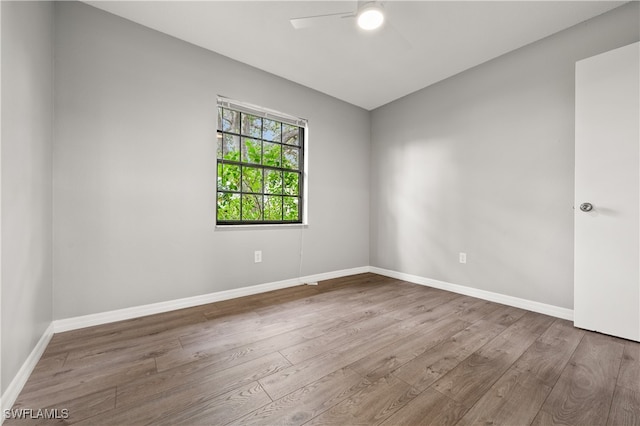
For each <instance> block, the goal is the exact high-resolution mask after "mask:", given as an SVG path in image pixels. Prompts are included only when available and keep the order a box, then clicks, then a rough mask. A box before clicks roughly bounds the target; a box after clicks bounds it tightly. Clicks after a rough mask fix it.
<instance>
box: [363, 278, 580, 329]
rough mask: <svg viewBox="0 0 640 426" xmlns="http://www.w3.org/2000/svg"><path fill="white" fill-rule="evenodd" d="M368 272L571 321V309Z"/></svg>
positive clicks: (436, 281) (467, 288)
mask: <svg viewBox="0 0 640 426" xmlns="http://www.w3.org/2000/svg"><path fill="white" fill-rule="evenodd" d="M369 271H370V272H372V273H374V274H379V275H384V276H387V277H391V278H396V279H399V280H403V281H409V282H412V283H414V284H420V285H424V286H428V287H434V288H439V289H441V290H447V291H451V292H453V293H458V294H464V295H466V296H471V297H477V298H478V299H483V300H488V301H490V302H496V303H501V304H503V305H508V306H513V307H516V308H521V309H526V310H528V311H533V312H538V313H540V314H545V315H550V316H552V317H556V318H562V319H566V320H569V321H573V309H567V308H561V307H559V306H554V305H548V304H546V303H540V302H534V301H532V300H527V299H521V298H519V297H514V296H507V295H505V294H500V293H494V292H491V291H486V290H480V289H477V288H472V287H467V286H463V285H459V284H451V283H448V282H445V281H438V280H434V279H430V278H424V277H420V276H417V275H411V274H405V273H404V272H397V271H391V270H389V269H383V268H378V267H376V266H371V267H370V268H369Z"/></svg>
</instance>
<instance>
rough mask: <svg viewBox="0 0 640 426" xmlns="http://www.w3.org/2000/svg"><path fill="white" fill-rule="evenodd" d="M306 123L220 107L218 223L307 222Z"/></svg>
mask: <svg viewBox="0 0 640 426" xmlns="http://www.w3.org/2000/svg"><path fill="white" fill-rule="evenodd" d="M303 139H304V132H303V129H302V128H301V127H298V126H295V125H291V124H288V123H283V122H280V121H276V120H270V119H267V118H262V117H258V116H254V115H251V114H245V113H243V112H240V111H234V110H232V109H228V108H223V107H218V139H217V141H218V145H217V164H218V165H217V208H216V209H217V211H216V217H217V222H218V223H221V224H225V223H226V224H236V223H300V222H302V209H301V207H302V164H303V162H302V154H303Z"/></svg>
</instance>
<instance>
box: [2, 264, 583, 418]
mask: <svg viewBox="0 0 640 426" xmlns="http://www.w3.org/2000/svg"><path fill="white" fill-rule="evenodd" d="M366 272H372V273H374V274H379V275H384V276H387V277H391V278H396V279H400V280H403V281H409V282H412V283H415V284H420V285H424V286H428V287H434V288H439V289H442V290H447V291H451V292H453V293H459V294H464V295H467V296H471V297H477V298H479V299H484V300H488V301H491V302H496V303H502V304H504V305H508V306H514V307H517V308H521V309H526V310H529V311H533V312H538V313H541V314H546V315H550V316H554V317H557V318H562V319H566V320H570V321H573V310H571V309H566V308H561V307H558V306H553V305H548V304H545V303H540V302H534V301H531V300H526V299H520V298H518V297H513V296H507V295H504V294H499V293H493V292H490V291H486V290H480V289H476V288H472V287H466V286H462V285H458V284H451V283H447V282H444V281H438V280H433V279H429V278H424V277H420V276H417V275H411V274H406V273H403V272H397V271H392V270H388V269H383V268H378V267H375V266H362V267H358V268H351V269H343V270H339V271H333V272H327V273H322V274H315V275H308V276H305V277H300V278H293V279H289V280H283V281H276V282H271V283H266V284H258V285H254V286H250V287H242V288H238V289H233V290H224V291H219V292H215V293H209V294H204V295H200V296H194V297H186V298H182V299H176V300H170V301H167V302H159V303H152V304H149V305H142V306H134V307H131V308H125V309H118V310H114V311H109V312H101V313H97V314H91V315H84V316H79V317H74V318H66V319H61V320H55V321H53V322H52V323H51V324H50V325H49V327H48V328H47V330H46V331H45V332H44V333H43V335H42V337H41V338H40V340H39V341H38V343H37V344H36V346H35V348H34V349H33V351H31V354H30V355H29V356H28V357H27V359H26V361H25V362H24V364H23V365H22V367H21V368H20V370H19V371H18V373H17V374H16V376H15V377H14V378H13V380H12V381H11V383H10V384H9V386H8V387H7V390H6V391H5V392H4V393H3V394H2V400H1V402H0V406H1V407H2V410H3V411H2V413H4V410H6V409H10V408H11V407H12V406H13V404H14V403H15V401H16V399H17V397H18V395H19V394H20V392H21V391H22V388H23V387H24V385H25V383H26V382H27V379H28V378H29V376H30V375H31V372H32V371H33V369H34V368H35V366H36V364H37V363H38V360H39V359H40V357H41V356H42V354H43V353H44V350H45V349H46V347H47V344H48V343H49V341H50V340H51V337H52V336H53V334H54V333H60V332H63V331H70V330H75V329H79V328H85V327H91V326H94V325H100V324H107V323H111V322H115V321H122V320H126V319H131V318H137V317H141V316H146V315H152V314H158V313H162V312H169V311H173V310H177V309H183V308H189V307H193V306H199V305H204V304H207V303H213V302H219V301H222V300H228V299H233V298H237V297H242V296H249V295H253V294H259V293H265V292H267V291H272V290H278V289H282V288H287V287H294V286H297V285H302V284H305V283H317V282H318V281H324V280H330V279H334V278H340V277H345V276H349V275H355V274H362V273H366ZM2 422H3V416H0V425H1V424H2Z"/></svg>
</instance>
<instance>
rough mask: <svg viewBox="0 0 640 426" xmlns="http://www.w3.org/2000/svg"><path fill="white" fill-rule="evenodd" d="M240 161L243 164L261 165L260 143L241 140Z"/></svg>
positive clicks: (253, 140) (251, 140)
mask: <svg viewBox="0 0 640 426" xmlns="http://www.w3.org/2000/svg"><path fill="white" fill-rule="evenodd" d="M242 161H243V162H245V163H253V164H260V163H262V142H260V141H259V140H255V139H249V138H243V139H242Z"/></svg>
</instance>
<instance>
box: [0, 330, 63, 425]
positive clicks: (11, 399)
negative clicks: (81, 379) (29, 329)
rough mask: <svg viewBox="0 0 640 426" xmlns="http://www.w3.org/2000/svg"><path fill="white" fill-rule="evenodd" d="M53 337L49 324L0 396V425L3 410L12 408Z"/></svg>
mask: <svg viewBox="0 0 640 426" xmlns="http://www.w3.org/2000/svg"><path fill="white" fill-rule="evenodd" d="M52 337H53V323H52V324H49V327H47V329H46V330H45V331H44V333H43V334H42V337H40V340H38V343H36V346H35V347H34V348H33V350H32V351H31V353H30V354H29V356H28V357H27V359H26V360H25V361H24V363H23V364H22V367H20V370H18V373H17V374H16V375H15V377H14V378H13V380H11V383H9V386H8V387H7V390H6V391H4V393H3V394H2V402H1V403H0V405H1V406H2V413H1V414H0V424H2V422H3V421H4V410H9V409H11V407H13V404H14V403H15V402H16V399H17V398H18V395H20V392H21V391H22V388H23V387H24V385H25V383H27V379H29V376H30V375H31V373H32V372H33V369H34V368H35V367H36V364H37V363H38V361H40V357H41V356H42V354H43V353H44V350H45V349H46V348H47V345H48V344H49V341H50V340H51V338H52Z"/></svg>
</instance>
